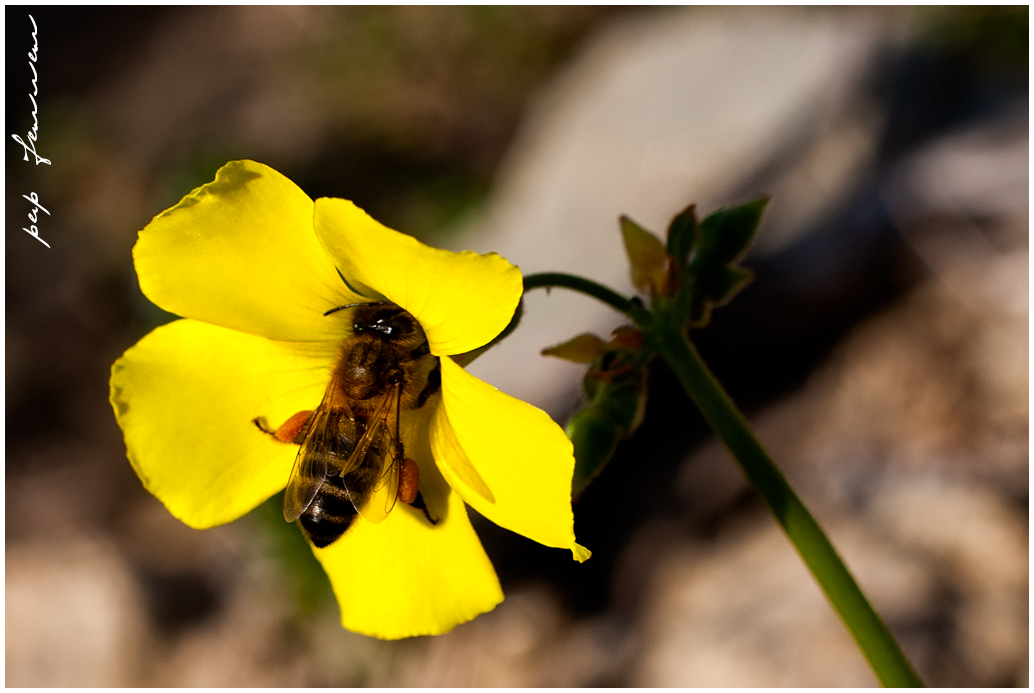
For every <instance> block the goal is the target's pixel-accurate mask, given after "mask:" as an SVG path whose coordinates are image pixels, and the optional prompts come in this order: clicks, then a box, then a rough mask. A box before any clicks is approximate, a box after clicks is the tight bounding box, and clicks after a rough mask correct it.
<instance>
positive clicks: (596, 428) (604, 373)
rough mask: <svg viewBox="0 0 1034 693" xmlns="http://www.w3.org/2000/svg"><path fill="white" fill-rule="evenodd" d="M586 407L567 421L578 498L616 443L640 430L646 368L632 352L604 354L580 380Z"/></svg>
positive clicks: (574, 489) (601, 466)
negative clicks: (572, 451) (572, 447)
mask: <svg viewBox="0 0 1034 693" xmlns="http://www.w3.org/2000/svg"><path fill="white" fill-rule="evenodd" d="M582 382H583V387H584V390H585V397H586V404H585V406H584V407H583V408H582V409H580V410H579V411H578V412H576V413H575V414H574V415H573V416H572V417H571V419H570V421H568V424H567V427H566V429H565V430H566V431H567V435H568V437H569V438H570V439H571V442H572V443H573V444H574V459H575V464H574V478H573V479H572V482H571V491H572V494H573V495H574V496H575V497H576V498H577V497H578V496H579V495H581V493H582V491H584V490H585V488H586V487H587V486H588V485H589V482H591V481H592V480H593V479H594V478H596V476H597V475H598V474H599V473H600V471H602V470H603V468H604V467H605V466H606V464H607V462H609V461H610V459H611V458H612V457H613V456H614V452H615V451H616V450H617V446H618V443H619V442H620V441H621V440H622V439H623V438H628V437H630V436H631V435H632V433H633V432H634V431H635V429H637V428H638V427H639V424H640V423H642V420H643V412H644V411H645V409H646V368H645V366H643V365H641V364H640V363H639V360H638V359H637V358H636V357H635V355H633V354H632V353H631V352H629V351H626V350H624V349H615V350H611V351H608V352H607V353H605V354H604V355H603V356H602V357H601V358H600V359H598V360H597V361H596V362H595V363H594V364H593V367H592V368H591V369H590V370H589V371H588V372H587V373H586V374H585V378H584V379H583V381H582Z"/></svg>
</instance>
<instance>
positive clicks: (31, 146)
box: [11, 14, 50, 214]
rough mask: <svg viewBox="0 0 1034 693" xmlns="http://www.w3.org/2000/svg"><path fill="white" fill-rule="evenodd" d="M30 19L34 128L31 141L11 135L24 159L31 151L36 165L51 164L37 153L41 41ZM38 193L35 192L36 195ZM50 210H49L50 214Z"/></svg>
mask: <svg viewBox="0 0 1034 693" xmlns="http://www.w3.org/2000/svg"><path fill="white" fill-rule="evenodd" d="M29 21H31V22H32V50H31V51H29V68H30V69H31V70H32V93H31V94H29V98H30V99H31V100H32V130H30V131H29V132H28V139H29V143H28V144H26V143H25V141H24V140H22V138H21V137H19V136H18V135H11V137H13V138H14V141H15V142H17V143H18V144H20V145H21V146H22V148H23V149H24V150H25V157H24V158H23V159H22V161H28V160H29V152H32V155H33V156H34V157H36V165H37V166H39V165H40V164H47V165H49V164H50V159H44V158H43V157H42V156H40V155H39V154H37V153H36V139H37V133H38V132H39V119H38V118H37V117H36V96H38V95H39V85H38V84H37V79H38V75H37V74H36V57H37V55H38V53H37V51H38V50H39V41H37V40H36V20H35V19H33V18H32V15H31V14H30V15H29ZM35 194H36V193H33V195H35ZM49 213H50V212H47V214H49Z"/></svg>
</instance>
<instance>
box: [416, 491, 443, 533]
mask: <svg viewBox="0 0 1034 693" xmlns="http://www.w3.org/2000/svg"><path fill="white" fill-rule="evenodd" d="M410 505H411V506H413V507H414V508H416V509H417V510H423V511H424V517H426V518H427V521H428V522H430V523H431V524H432V525H436V524H438V520H436V519H434V518H433V517H431V513H429V512H428V511H427V505H426V504H425V503H424V497H423V495H421V494H420V492H419V491H417V492H416V498H414V499H413V502H412V503H410Z"/></svg>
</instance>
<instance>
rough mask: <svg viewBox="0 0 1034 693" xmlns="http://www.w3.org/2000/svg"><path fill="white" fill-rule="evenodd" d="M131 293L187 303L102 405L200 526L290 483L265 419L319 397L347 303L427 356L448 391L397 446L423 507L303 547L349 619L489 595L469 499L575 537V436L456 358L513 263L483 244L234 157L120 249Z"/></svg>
mask: <svg viewBox="0 0 1034 693" xmlns="http://www.w3.org/2000/svg"><path fill="white" fill-rule="evenodd" d="M133 259H134V263H135V265H136V270H137V274H138V276H139V279H140V287H141V289H142V290H143V292H144V294H145V295H146V296H147V297H148V298H149V299H150V300H151V301H153V302H154V303H155V304H157V305H158V306H160V307H162V308H164V309H165V310H167V311H170V312H172V313H175V314H177V315H180V316H183V317H184V318H185V319H182V320H177V321H175V322H172V323H170V324H168V325H164V326H162V327H159V328H157V329H156V330H154V331H153V332H151V333H150V334H149V335H147V336H146V337H144V338H143V339H141V340H140V342H138V343H137V344H136V345H135V346H133V347H132V348H131V349H129V350H128V351H126V353H125V354H124V355H123V356H122V357H121V358H120V359H119V360H118V361H116V362H115V364H114V366H113V367H112V375H111V404H112V406H113V407H114V409H115V416H116V418H117V419H118V423H119V426H121V428H122V431H123V434H124V436H125V441H126V449H127V452H128V456H129V461H130V462H131V463H132V465H133V468H134V469H135V470H136V472H137V474H138V475H139V476H140V479H141V480H142V481H143V484H144V486H145V487H146V488H147V489H148V490H149V491H150V492H151V493H153V494H154V495H155V496H157V497H158V499H159V500H161V501H162V503H164V504H165V506H166V508H168V510H169V512H171V513H172V514H173V515H175V516H176V517H177V518H179V519H180V520H182V521H183V522H185V523H186V524H188V525H190V526H191V527H195V528H206V527H212V526H215V525H219V524H223V523H225V522H229V521H231V520H235V519H237V518H238V517H241V516H242V515H244V514H245V513H247V512H248V511H250V510H252V509H253V508H255V507H256V506H257V505H259V504H260V503H262V502H263V501H265V500H266V499H267V498H269V497H270V496H272V495H273V494H275V493H277V492H279V491H280V490H281V489H283V488H284V487H285V485H286V484H287V481H288V477H289V475H290V472H291V468H292V465H293V463H294V460H295V457H296V455H297V453H298V447H297V446H296V445H289V444H284V443H280V442H278V441H276V440H274V439H273V438H272V437H271V436H269V435H267V434H265V433H263V432H262V431H260V430H259V429H258V428H257V427H256V426H255V425H254V424H253V420H254V419H256V418H257V417H261V418H264V419H265V421H267V422H268V423H269V424H270V425H271V426H272V427H276V426H279V425H280V424H281V423H283V422H284V421H286V420H287V419H288V418H289V417H291V416H292V415H294V414H296V413H297V412H300V411H305V410H313V409H315V408H316V407H317V406H318V405H319V403H320V401H321V400H322V398H323V395H324V392H325V390H326V388H327V384H328V382H329V379H330V376H331V368H332V366H333V364H334V361H335V358H336V355H337V353H338V352H339V350H340V348H341V345H342V343H343V342H344V340H346V339H347V338H348V337H349V334H350V330H351V325H350V322H349V313H350V312H351V311H339V312H336V313H331V314H330V315H324V313H326V312H327V311H328V310H329V309H331V308H334V307H337V306H342V305H346V304H350V303H358V302H371V301H377V300H385V299H386V300H388V301H391V302H393V303H395V304H397V305H399V306H400V307H402V308H403V309H405V310H406V311H408V312H409V313H410V314H412V315H413V316H414V317H415V318H416V319H417V321H418V322H419V323H420V325H421V326H422V327H423V330H424V332H425V334H426V336H427V341H428V344H429V346H430V350H431V353H432V354H434V355H435V356H436V357H439V358H440V363H441V378H442V384H441V389H440V392H439V393H438V394H435V395H432V396H431V397H430V398H429V399H428V400H427V402H426V404H425V405H424V406H422V407H420V408H418V409H413V410H403V413H402V439H403V442H404V445H405V451H406V456H407V457H410V458H412V459H414V460H415V461H416V462H417V465H418V466H419V469H420V490H421V493H422V496H423V498H424V500H425V502H426V504H427V507H428V510H429V512H430V514H431V516H432V517H434V518H435V519H437V520H438V523H437V525H433V526H432V525H431V524H430V523H429V522H427V520H426V519H425V518H424V517H423V515H422V513H421V512H419V511H417V510H416V509H415V508H412V507H410V506H404V505H403V504H402V503H398V504H397V505H396V507H395V508H394V510H393V511H392V512H391V513H390V514H389V516H388V517H387V518H386V519H385V520H384V521H383V522H380V523H378V524H370V523H368V522H366V521H365V520H363V519H359V520H357V521H356V523H355V524H354V525H353V526H352V527H351V528H350V529H349V530H348V531H347V532H345V534H344V535H343V536H342V537H341V538H340V539H338V540H337V541H336V542H334V543H333V544H331V545H330V546H328V547H326V548H324V549H317V548H314V549H313V551H314V553H315V554H316V557H317V558H318V559H319V561H320V562H321V563H322V564H323V567H324V569H325V570H326V571H327V574H328V575H329V577H330V581H331V583H332V585H333V588H334V593H335V595H336V596H337V600H338V603H339V605H340V607H341V621H342V624H343V625H344V627H345V628H348V629H350V630H353V631H357V632H360V633H365V634H368V635H374V636H378V637H382V638H402V637H407V636H412V635H426V634H437V633H444V632H446V631H448V630H450V629H451V628H452V627H453V626H455V625H457V624H459V623H463V622H464V621H467V620H470V619H472V618H474V617H475V616H477V615H478V614H480V613H483V612H485V611H488V610H490V609H492V608H493V607H494V606H495V605H496V604H498V603H499V602H500V601H502V598H503V595H502V590H501V589H500V586H499V581H498V579H497V578H496V575H495V571H494V570H493V568H492V565H491V563H490V561H489V560H488V557H487V556H486V555H485V552H484V550H483V549H482V547H481V543H480V542H479V541H478V538H477V535H476V534H475V533H474V531H473V528H472V527H471V525H470V521H469V519H468V517H467V510H466V507H465V505H464V503H466V504H468V505H470V506H471V507H473V508H474V509H476V510H477V511H478V512H479V513H480V514H481V515H483V516H485V517H486V518H488V519H490V520H492V521H493V522H495V523H496V524H498V525H500V526H502V527H505V528H507V529H510V530H512V531H514V532H517V533H519V534H522V535H524V536H526V537H528V538H530V539H533V540H535V541H537V542H540V543H542V544H545V545H547V546H554V547H560V548H566V549H570V550H571V551H572V552H573V554H574V557H575V558H576V559H577V560H580V561H581V560H585V559H586V558H588V556H589V552H588V551H587V550H586V549H584V548H582V547H581V546H579V545H578V544H576V543H575V538H574V529H573V515H572V511H571V474H572V470H573V466H574V458H573V457H572V452H571V443H570V442H569V441H568V440H567V438H566V437H565V435H564V433H563V431H562V430H561V429H560V427H559V426H557V425H556V423H554V422H553V421H552V420H551V419H550V418H549V416H548V415H546V414H545V413H544V412H542V411H541V410H539V409H536V408H535V407H532V406H531V405H529V404H526V403H524V402H521V401H519V400H516V399H514V398H512V397H509V396H508V395H505V394H503V393H502V392H499V391H498V390H496V389H495V388H493V387H492V386H490V385H488V384H486V383H484V382H483V381H481V380H479V379H477V378H475V377H474V376H472V375H470V374H468V373H467V372H466V371H464V370H463V369H462V368H461V367H460V366H458V365H457V364H456V363H455V362H454V361H453V360H452V359H451V358H448V357H449V356H451V355H457V354H462V353H465V352H468V351H471V350H473V349H476V348H478V347H480V346H482V345H484V344H486V343H488V342H489V341H491V339H492V338H493V337H495V336H496V335H497V334H499V332H500V331H502V329H503V328H504V327H505V326H506V324H507V323H508V322H509V320H510V317H511V316H512V315H513V312H514V310H515V308H516V306H517V302H518V300H519V299H520V295H521V291H522V287H521V275H520V272H519V270H518V269H517V268H516V267H514V266H513V265H511V264H509V263H508V262H506V260H504V259H502V258H500V257H499V256H498V255H495V254H494V253H492V254H488V255H478V254H476V253H473V252H470V251H467V252H463V253H452V252H448V251H444V250H438V249H435V248H430V247H428V246H425V245H423V244H421V243H419V242H418V241H416V240H415V239H413V238H411V237H409V236H406V235H403V234H401V233H398V232H397V231H392V230H391V229H388V228H386V227H384V226H382V225H381V224H379V223H377V222H376V221H374V220H373V219H372V218H370V217H369V216H368V215H367V214H366V213H365V212H363V211H362V210H360V209H359V208H357V207H356V206H355V205H354V204H352V203H351V202H348V201H345V200H339V199H332V198H321V199H319V200H316V201H315V202H313V201H312V200H311V199H310V198H309V197H308V196H307V195H306V194H305V193H304V192H302V191H301V190H300V189H299V188H298V187H297V186H296V185H295V184H294V183H292V182H291V181H290V180H288V179H287V178H285V177H284V176H282V175H281V174H279V173H277V172H276V171H274V170H273V169H271V168H269V167H267V166H263V165H261V164H257V163H255V162H251V161H235V162H231V163H229V164H227V165H226V166H224V167H223V168H222V169H220V170H219V172H218V173H217V174H216V179H215V181H213V182H212V183H209V184H208V185H204V186H202V187H200V188H198V189H197V190H194V191H193V192H192V193H190V194H189V195H187V196H186V197H184V198H183V200H181V201H180V203H179V204H177V205H176V206H175V207H172V208H171V209H168V210H166V211H165V212H162V213H161V214H159V215H158V216H157V217H155V218H154V219H153V220H152V221H151V223H150V224H148V225H147V227H146V228H144V230H143V231H141V232H140V236H139V239H138V240H137V244H136V246H135V247H134V249H133Z"/></svg>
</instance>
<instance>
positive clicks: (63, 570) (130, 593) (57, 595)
mask: <svg viewBox="0 0 1034 693" xmlns="http://www.w3.org/2000/svg"><path fill="white" fill-rule="evenodd" d="M5 559H6V568H5V575H6V593H5V599H6V601H5V604H6V613H5V627H6V634H7V637H6V643H7V644H6V648H7V657H6V674H5V683H6V684H7V685H8V686H19V687H30V686H31V687H36V686H48V687H65V686H75V687H78V686H98V687H116V686H118V687H121V686H138V685H141V684H142V683H143V678H142V676H143V673H144V665H145V662H146V658H147V657H148V656H149V654H150V651H149V644H150V636H149V624H148V622H147V617H146V613H145V610H144V606H143V601H142V598H141V595H140V591H139V589H138V587H137V584H136V582H135V580H134V577H133V575H132V573H131V571H130V569H129V567H128V566H127V565H126V563H125V561H124V560H122V558H121V557H120V556H119V554H118V552H117V551H116V550H115V549H114V548H113V547H112V546H111V545H110V544H109V543H107V542H106V541H104V540H102V539H97V538H92V537H84V536H66V537H62V538H53V539H52V540H51V541H48V542H46V543H34V544H29V543H24V542H19V543H13V544H11V543H9V544H8V545H7V548H6V552H5Z"/></svg>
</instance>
